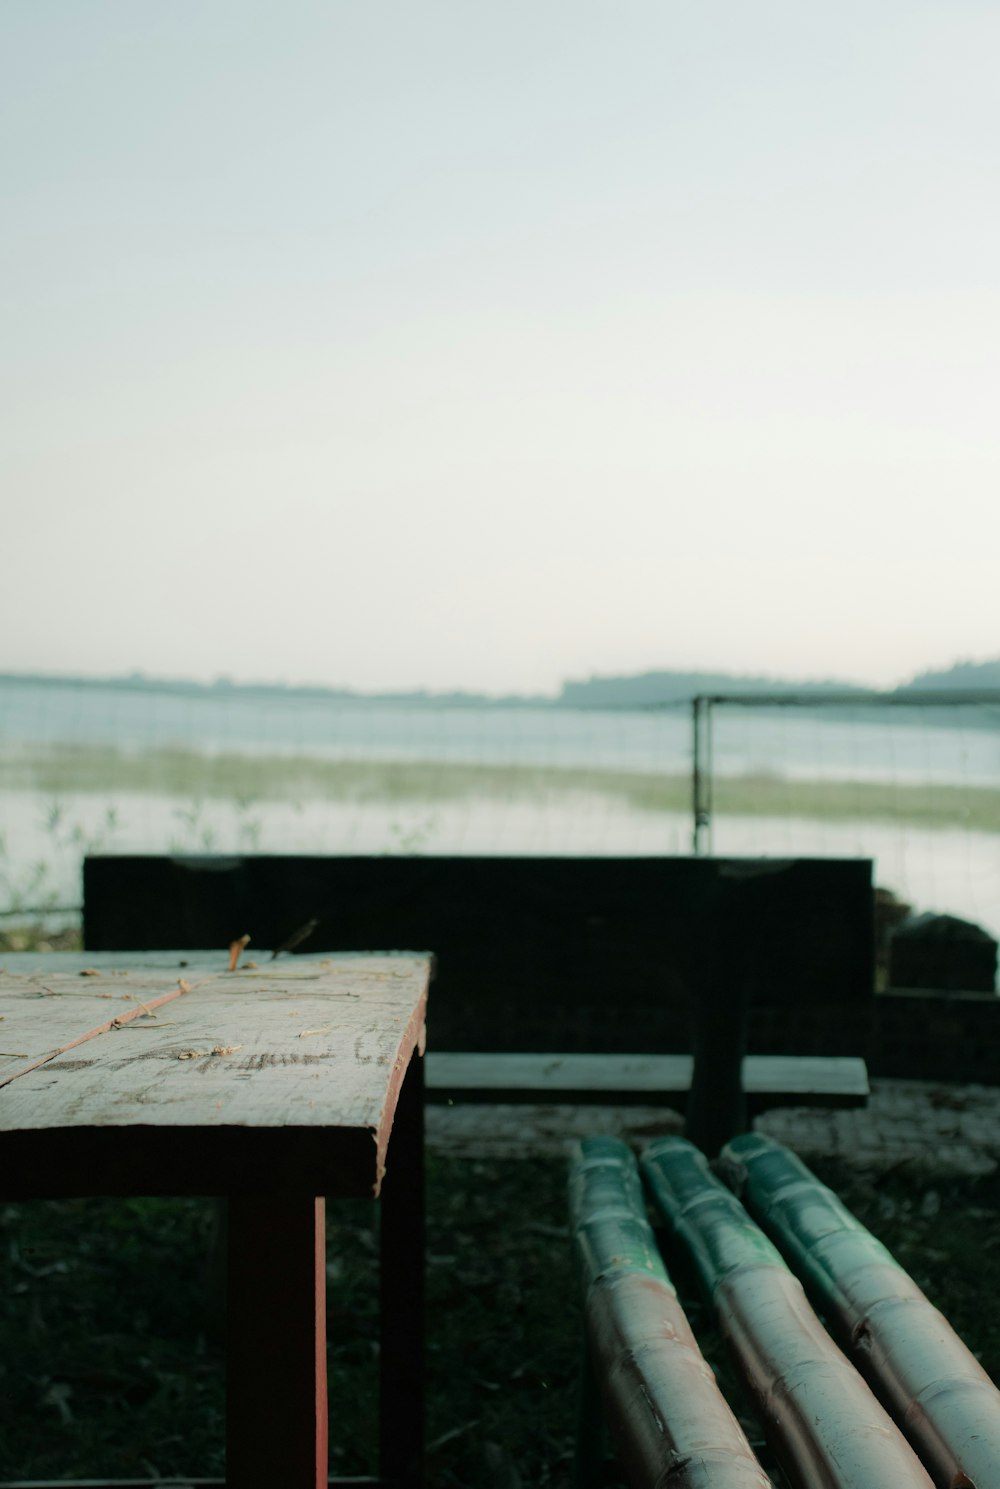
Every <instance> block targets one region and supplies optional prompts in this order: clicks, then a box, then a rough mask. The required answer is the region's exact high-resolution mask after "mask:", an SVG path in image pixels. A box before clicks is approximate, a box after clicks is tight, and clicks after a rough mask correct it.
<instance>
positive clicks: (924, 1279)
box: [0, 1155, 1000, 1489]
mask: <svg viewBox="0 0 1000 1489" xmlns="http://www.w3.org/2000/svg"><path fill="white" fill-rule="evenodd" d="M822 1177H823V1178H824V1179H826V1180H827V1182H834V1183H836V1184H837V1186H838V1187H839V1188H840V1190H841V1192H842V1193H843V1194H844V1195H845V1197H847V1198H848V1199H849V1201H850V1202H851V1203H852V1205H853V1207H854V1208H855V1209H856V1211H857V1213H859V1214H860V1215H861V1216H862V1218H863V1219H864V1220H865V1221H866V1223H867V1224H868V1225H869V1226H870V1227H871V1228H872V1229H873V1230H875V1231H876V1233H877V1234H878V1235H880V1236H881V1238H882V1239H883V1240H884V1241H885V1242H886V1243H887V1244H888V1245H889V1247H890V1249H891V1250H893V1251H894V1252H895V1254H896V1255H897V1256H898V1258H899V1259H900V1260H901V1261H902V1262H903V1263H904V1265H906V1266H907V1267H908V1269H909V1270H910V1271H911V1272H912V1274H913V1275H914V1276H915V1277H916V1279H917V1281H918V1282H919V1283H920V1284H921V1286H923V1287H924V1288H925V1290H926V1291H927V1292H928V1293H929V1295H930V1296H931V1297H932V1299H933V1300H934V1301H935V1302H937V1303H938V1304H939V1306H942V1307H943V1308H944V1309H945V1310H946V1311H947V1313H948V1314H949V1316H950V1317H951V1318H952V1319H953V1321H954V1322H955V1323H956V1324H957V1326H958V1327H959V1329H960V1330H961V1331H962V1333H963V1334H964V1336H965V1338H966V1339H967V1340H968V1342H969V1343H970V1344H971V1346H972V1348H973V1349H974V1350H976V1351H977V1352H978V1353H979V1354H980V1355H981V1357H982V1360H983V1363H984V1365H985V1366H986V1368H987V1369H988V1370H989V1371H990V1372H991V1373H992V1374H993V1375H994V1376H995V1377H996V1376H998V1375H1000V1318H998V1317H997V1314H996V1310H995V1309H994V1308H993V1307H992V1300H993V1299H995V1298H996V1297H997V1296H998V1294H1000V1244H998V1239H997V1238H998V1234H1000V1230H998V1224H997V1222H998V1219H1000V1213H998V1212H1000V1187H998V1185H997V1182H996V1181H995V1180H990V1181H977V1182H975V1183H972V1182H965V1183H961V1184H950V1185H948V1186H947V1187H942V1188H936V1189H935V1188H927V1187H917V1186H916V1185H915V1184H914V1183H913V1182H912V1181H910V1180H908V1179H907V1178H906V1176H905V1175H903V1174H899V1173H897V1174H895V1175H890V1176H888V1177H885V1178H882V1179H874V1178H871V1177H867V1178H866V1177H863V1176H857V1175H852V1174H849V1173H846V1172H845V1171H844V1170H842V1169H840V1170H838V1169H833V1168H826V1169H824V1170H823V1172H822ZM564 1183H565V1172H564V1165H563V1163H562V1162H561V1161H558V1160H552V1159H533V1160H532V1159H528V1160H505V1161H496V1160H491V1161H489V1162H482V1161H480V1162H476V1161H470V1160H458V1159H448V1158H445V1157H441V1156H439V1155H432V1156H431V1161H430V1170H429V1179H428V1211H429V1236H428V1287H429V1308H430V1313H429V1341H428V1360H427V1367H428V1377H427V1378H428V1438H429V1442H430V1450H429V1454H428V1475H427V1482H428V1484H429V1485H431V1486H441V1489H451V1486H459V1485H462V1486H469V1489H478V1486H482V1489H520V1486H522V1485H523V1486H527V1485H532V1486H535V1485H538V1486H542V1489H545V1486H552V1489H568V1485H569V1483H570V1464H571V1454H572V1442H573V1434H574V1422H575V1411H576V1369H577V1363H578V1344H579V1330H580V1320H579V1304H578V1298H577V1288H576V1274H575V1268H574V1264H573V1260H572V1256H571V1253H570V1249H569V1245H568V1241H567V1239H566V1234H565V1199H564ZM211 1222H212V1208H211V1205H210V1203H209V1202H203V1201H194V1200H132V1201H123V1202H115V1203H112V1202H110V1201H97V1200H95V1201H86V1202H84V1201H62V1202H47V1203H32V1204H8V1205H6V1206H4V1207H0V1256H2V1258H3V1261H4V1285H3V1286H2V1287H0V1476H3V1477H15V1476H34V1477H41V1476H43V1475H51V1476H56V1475H65V1476H70V1475H76V1476H78V1477H83V1476H86V1475H88V1474H96V1473H103V1474H107V1475H109V1476H123V1475H128V1474H137V1473H144V1474H150V1473H151V1472H152V1471H154V1470H155V1471H156V1472H157V1473H159V1474H161V1475H169V1474H172V1473H173V1474H182V1473H195V1472H201V1473H203V1474H204V1473H221V1471H222V1409H223V1406H222V1404H223V1377H222V1356H221V1348H220V1342H219V1332H220V1319H219V1310H218V1300H217V1298H213V1296H212V1295H211V1294H210V1293H209V1292H208V1290H207V1287H206V1281H205V1262H206V1255H207V1248H208V1237H209V1233H210V1228H211ZM376 1224H377V1207H376V1206H375V1205H369V1204H364V1203H362V1204H360V1205H358V1204H352V1205H337V1206H331V1211H330V1223H329V1253H328V1274H329V1279H328V1286H329V1332H330V1341H331V1373H332V1388H331V1399H332V1400H333V1402H334V1403H336V1405H335V1415H334V1418H333V1423H332V1432H331V1439H332V1443H333V1451H332V1467H333V1469H334V1470H335V1471H338V1472H357V1471H364V1470H366V1469H370V1467H371V1466H372V1450H373V1445H374V1431H375V1415H374V1409H373V1388H374V1379H375V1352H374V1330H375V1311H374V1310H375V1302H374V1288H373V1284H374V1275H375V1254H376V1251H377V1236H376V1231H375V1226H376ZM679 1280H682V1279H679ZM984 1300H989V1304H990V1306H984ZM687 1301H688V1303H689V1306H690V1310H691V1313H692V1317H693V1318H694V1320H695V1321H696V1324H697V1326H698V1327H699V1329H700V1330H701V1331H703V1333H704V1335H705V1340H706V1347H707V1348H708V1349H709V1350H710V1351H712V1352H713V1354H714V1356H715V1358H716V1359H720V1357H719V1355H718V1347H717V1342H714V1341H713V1335H712V1331H711V1328H710V1327H709V1325H708V1321H707V1320H706V1318H705V1316H704V1310H703V1309H702V1308H701V1305H700V1304H699V1303H698V1302H697V1300H694V1299H690V1298H689V1299H688V1300H687ZM720 1363H721V1359H720ZM751 1430H754V1429H751Z"/></svg>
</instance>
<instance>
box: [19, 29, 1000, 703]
mask: <svg viewBox="0 0 1000 1489" xmlns="http://www.w3.org/2000/svg"><path fill="white" fill-rule="evenodd" d="M0 59H2V60H0V111H2V142H0V150H2V155H0V172H2V185H3V199H4V226H3V232H2V234H0V271H2V272H0V295H2V300H3V318H2V330H0V361H2V372H3V422H4V431H3V440H2V451H0V470H2V482H3V492H4V500H5V512H6V515H5V521H4V526H3V535H4V539H5V541H4V544H3V552H4V556H5V562H4V565H3V577H2V582H0V595H2V600H0V607H2V608H0V617H2V625H3V647H2V654H0V670H27V669H32V670H43V671H70V670H73V671H83V672H90V673H108V672H121V671H129V670H131V669H133V668H142V669H144V670H146V671H148V672H151V673H157V674H165V675H179V674H186V675H193V676H197V677H212V676H214V675H216V674H218V673H227V674H230V675H232V676H233V677H236V678H241V679H242V678H246V679H251V678H253V679H265V678H267V679H272V678H273V679H279V678H280V679H285V680H290V681H303V680H316V681H324V682H330V683H335V684H336V683H343V684H349V685H353V686H357V687H361V688H384V687H395V686H400V687H407V686H419V685H425V686H429V687H436V688H447V687H453V686H468V687H480V688H483V689H486V690H496V691H500V690H507V689H512V690H522V689H523V690H541V691H548V690H552V689H554V688H555V687H556V686H557V685H558V683H559V682H560V680H561V679H563V678H565V677H568V676H580V675H585V674H589V673H590V672H609V671H638V670H642V669H645V668H654V667H680V668H687V667H706V668H709V667H710V668H732V669H740V670H754V671H766V672H772V673H775V674H779V675H783V676H790V677H801V676H806V675H814V676H815V675H831V674H835V675H839V676H843V677H850V678H856V679H859V680H863V681H873V682H882V683H892V682H895V681H898V680H900V679H901V678H904V677H906V676H908V675H909V674H911V673H912V672H913V671H915V670H917V669H918V668H920V667H922V666H924V665H942V664H947V663H948V662H950V661H952V660H954V659H955V658H957V657H975V658H979V657H986V656H995V655H997V654H1000V585H998V564H1000V480H998V477H1000V180H998V175H1000V171H998V165H1000V88H998V86H997V67H998V59H1000V5H997V4H996V3H995V0H983V3H975V0H940V3H921V0H878V3H875V4H872V3H871V0H864V3H857V0H840V3H838V4H835V5H834V4H819V3H809V0H755V3H753V4H750V3H748V0H616V3H611V0H573V3H568V0H503V3H499V0H498V3H492V0H491V3H486V0H352V3H348V0H282V3H278V0H271V3H266V4H265V3H259V0H169V3H168V0H0Z"/></svg>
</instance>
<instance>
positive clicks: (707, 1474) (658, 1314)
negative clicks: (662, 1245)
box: [570, 1137, 771, 1489]
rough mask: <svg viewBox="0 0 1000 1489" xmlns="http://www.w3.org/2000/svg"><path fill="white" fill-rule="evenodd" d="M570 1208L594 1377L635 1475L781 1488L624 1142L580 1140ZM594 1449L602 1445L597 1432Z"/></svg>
mask: <svg viewBox="0 0 1000 1489" xmlns="http://www.w3.org/2000/svg"><path fill="white" fill-rule="evenodd" d="M570 1213H571V1217H572V1225H573V1234H574V1239H575V1243H576V1252H577V1257H578V1259H579V1262H580V1266H581V1271H582V1279H583V1286H584V1298H585V1302H584V1314H585V1320H586V1329H587V1344H588V1352H589V1358H590V1363H591V1365H592V1367H593V1372H592V1373H593V1375H594V1376H595V1377H596V1378H597V1381H598V1382H599V1384H600V1387H601V1390H602V1395H603V1399H604V1404H605V1409H606V1412H607V1416H608V1420H609V1423H610V1426H611V1429H612V1433H613V1435H614V1438H615V1441H616V1446H617V1449H618V1455H619V1458H620V1461H621V1463H622V1466H623V1468H624V1469H625V1472H626V1474H627V1476H628V1478H629V1482H630V1483H631V1484H633V1485H635V1486H636V1489H657V1486H662V1485H665V1484H667V1483H669V1485H670V1489H771V1480H770V1479H769V1478H768V1476H767V1474H766V1473H765V1472H764V1470H763V1469H762V1468H761V1466H760V1464H759V1463H758V1462H757V1459H756V1458H755V1457H754V1454H753V1450H752V1448H751V1447H750V1444H749V1442H748V1441H747V1439H746V1436H745V1434H744V1432H743V1429H742V1428H741V1427H740V1425H739V1423H738V1422H737V1420H736V1418H735V1417H734V1415H733V1413H732V1412H731V1410H730V1408H729V1407H728V1406H727V1404H726V1402H725V1400H724V1399H723V1397H722V1395H721V1393H720V1391H719V1388H718V1386H717V1385H716V1383H715V1377H714V1375H713V1373H712V1370H711V1367H710V1366H709V1365H708V1364H707V1362H706V1361H705V1359H704V1358H703V1356H702V1354H701V1352H700V1350H699V1349H698V1345H697V1343H696V1341H695V1338H694V1335H693V1334H692V1332H691V1328H690V1325H689V1324H688V1321H687V1319H686V1317H685V1315H684V1313H683V1310H682V1309H681V1305H680V1303H679V1302H678V1299H677V1294H676V1292H675V1290H674V1288H673V1286H672V1284H671V1282H670V1279H669V1277H668V1276H667V1273H666V1270H665V1269H664V1266H663V1262H662V1259H661V1257H660V1254H659V1251H658V1249H657V1246H656V1240H655V1237H654V1235H653V1231H652V1229H651V1227H650V1225H649V1222H648V1220H647V1219H646V1208H645V1199H644V1197H643V1193H642V1184H641V1182H640V1179H639V1173H638V1169H637V1167H636V1163H635V1159H634V1158H633V1156H632V1154H631V1152H630V1151H629V1149H628V1148H627V1147H626V1145H625V1144H624V1143H622V1142H619V1141H618V1140H617V1139H615V1138H601V1137H596V1138H587V1139H585V1140H584V1141H583V1142H582V1143H580V1144H578V1145H577V1147H576V1148H575V1150H574V1154H573V1158H572V1161H571V1166H570ZM585 1425H586V1424H585ZM588 1446H589V1450H590V1451H591V1452H593V1451H594V1447H593V1442H592V1440H591V1438H590V1436H589V1435H588ZM593 1468H594V1465H593V1464H587V1463H583V1464H580V1465H578V1482H580V1483H584V1482H593V1481H594V1480H595V1477H596V1476H595V1475H594V1474H593V1472H592V1470H593Z"/></svg>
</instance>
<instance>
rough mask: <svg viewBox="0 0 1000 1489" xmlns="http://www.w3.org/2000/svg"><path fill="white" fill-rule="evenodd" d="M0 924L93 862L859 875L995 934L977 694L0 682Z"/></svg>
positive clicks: (997, 887)
mask: <svg viewBox="0 0 1000 1489" xmlns="http://www.w3.org/2000/svg"><path fill="white" fill-rule="evenodd" d="M0 804H2V832H0V915H2V916H3V920H2V921H0V925H2V924H3V923H5V922H8V923H9V922H10V921H11V920H16V919H17V918H18V917H28V916H35V917H38V916H48V917H50V918H52V917H55V918H56V919H58V918H60V917H61V918H62V919H64V920H65V919H70V920H72V918H73V917H74V916H76V915H78V913H79V911H78V906H79V898H80V887H79V886H80V864H81V861H82V858H83V856H84V854H86V853H93V852H162V853H165V852H173V853H209V852H215V853H241V852H271V853H282V852H288V853H331V854H333V853H335V854H349V853H458V854H461V853H469V854H488V853H496V854H570V855H572V854H622V855H658V854H685V853H689V852H691V851H692V850H693V849H694V848H697V850H699V851H709V852H714V853H717V854H724V855H725V854H760V855H771V856H779V857H796V856H813V855H815V856H852V857H855V856H864V857H871V858H873V859H874V860H875V863H876V878H877V881H878V882H879V883H880V884H881V885H883V886H885V887H886V888H887V889H890V890H892V891H893V892H894V893H895V894H896V895H898V896H899V897H900V898H901V899H903V900H905V901H907V902H909V903H912V904H913V905H914V906H915V907H916V908H919V909H935V910H941V911H947V912H949V913H952V914H958V915H962V916H965V917H967V918H970V919H974V920H976V921H977V922H978V923H980V924H982V925H984V926H986V927H987V928H988V929H991V930H992V932H993V933H994V934H997V932H998V931H1000V854H998V851H997V850H998V832H1000V695H997V694H981V695H976V696H975V697H971V696H968V695H955V696H953V697H949V696H948V695H946V694H941V695H936V696H934V697H933V698H927V697H923V698H914V699H911V700H909V701H906V702H902V701H901V700H900V697H899V695H891V701H890V700H887V699H876V698H874V697H872V696H871V695H865V696H864V697H863V698H856V697H848V698H837V697H835V696H833V695H825V694H812V693H810V694H798V695H793V694H782V695H781V696H780V698H778V699H773V700H769V701H768V700H760V699H753V700H751V699H750V698H749V697H747V696H735V697H715V698H706V699H700V700H698V701H697V702H696V703H695V705H694V714H693V720H692V704H691V701H690V700H688V701H685V702H683V703H678V704H677V705H675V706H670V707H650V708H644V709H634V708H619V709H583V708H571V707H566V706H563V705H558V704H553V703H544V702H539V703H523V704H514V703H498V704H483V703H481V702H475V701H472V700H467V699H463V698H461V697H454V698H448V699H430V698H427V699H421V698H414V699H408V700H404V699H396V700H378V699H365V698H359V697H356V696H353V695H337V694H331V693H328V692H324V691H321V690H316V691H315V692H308V691H301V690H293V689H287V690H285V689H281V688H260V689H245V688H235V687H223V686H215V687H197V686H195V685H182V684H178V685H177V686H165V685H147V684H143V683H141V682H138V681H133V682H131V683H129V684H117V685H112V684H105V685H98V684H93V683H87V684H84V683H73V682H69V681H64V682H55V681H52V682H42V681H37V680H34V681H33V680H29V679H0Z"/></svg>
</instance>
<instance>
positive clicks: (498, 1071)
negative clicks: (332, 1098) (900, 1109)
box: [425, 1050, 870, 1110]
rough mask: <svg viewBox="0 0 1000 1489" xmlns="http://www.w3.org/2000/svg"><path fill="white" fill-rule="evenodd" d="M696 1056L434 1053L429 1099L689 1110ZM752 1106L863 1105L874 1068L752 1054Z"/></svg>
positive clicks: (747, 1062) (851, 1061) (747, 1076)
mask: <svg viewBox="0 0 1000 1489" xmlns="http://www.w3.org/2000/svg"><path fill="white" fill-rule="evenodd" d="M692 1070H693V1060H692V1057H691V1056H690V1055H604V1054H575V1053H574V1054H493V1053H489V1052H482V1053H466V1052H464V1051H450V1050H430V1051H428V1054H427V1057H426V1066H425V1080H426V1092H427V1099H428V1101H438V1102H442V1101H462V1102H472V1101H484V1102H485V1101H493V1102H508V1101H509V1102H521V1101H525V1102H566V1103H589V1104H592V1105H599V1104H601V1103H609V1104H622V1105H627V1104H630V1103H634V1104H641V1105H643V1106H647V1105H657V1104H662V1105H664V1106H672V1107H673V1106H680V1107H683V1105H684V1102H685V1101H686V1099H687V1094H688V1091H689V1090H690V1086H691V1075H692ZM743 1085H744V1089H745V1091H746V1093H747V1098H748V1102H749V1104H750V1106H751V1107H752V1108H753V1109H756V1110H762V1109H764V1108H765V1107H767V1106H779V1105H782V1106H789V1105H791V1106H795V1105H800V1104H802V1105H804V1104H808V1105H811V1106H830V1107H836V1106H863V1105H864V1104H865V1102H866V1101H867V1099H868V1096H869V1094H870V1091H869V1085H868V1070H867V1067H866V1065H865V1062H864V1060H862V1059H860V1058H858V1057H855V1056H836V1057H827V1056H796V1055H747V1056H746V1057H745V1059H744V1062H743Z"/></svg>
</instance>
